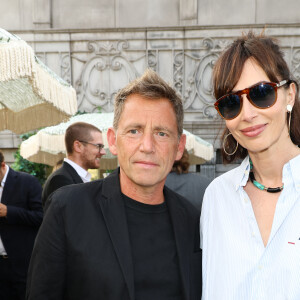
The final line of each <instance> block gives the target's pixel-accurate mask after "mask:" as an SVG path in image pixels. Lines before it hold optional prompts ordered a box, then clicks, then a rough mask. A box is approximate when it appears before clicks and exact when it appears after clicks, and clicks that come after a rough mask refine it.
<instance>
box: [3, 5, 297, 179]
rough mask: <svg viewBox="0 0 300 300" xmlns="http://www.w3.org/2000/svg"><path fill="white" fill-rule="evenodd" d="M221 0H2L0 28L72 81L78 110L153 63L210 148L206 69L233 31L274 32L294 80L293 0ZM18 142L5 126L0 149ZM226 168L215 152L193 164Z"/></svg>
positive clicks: (214, 122)
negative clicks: (203, 162) (205, 160)
mask: <svg viewBox="0 0 300 300" xmlns="http://www.w3.org/2000/svg"><path fill="white" fill-rule="evenodd" d="M224 3H225V2H224V1H223V0H209V1H208V0H143V1H140V0H139V1H138V0H122V1H120V0H101V1H99V0H97V1H96V0H86V1H78V0H63V1H60V0H27V1H20V0H10V1H9V2H5V3H3V5H2V9H3V11H4V12H5V13H3V14H2V17H1V20H0V27H2V28H4V29H6V30H9V31H11V32H13V33H16V34H17V35H19V36H20V37H21V38H23V39H24V40H25V41H27V42H28V43H29V44H30V45H31V46H32V47H33V48H34V50H35V52H36V54H37V55H38V57H39V58H40V59H41V60H43V61H44V62H45V63H46V65H48V66H49V67H50V68H51V69H52V70H53V71H55V72H56V73H57V74H58V75H60V76H61V77H62V78H64V79H65V80H66V81H68V82H70V83H71V84H72V85H73V86H74V87H75V88H76V91H77V96H78V105H79V110H81V111H88V112H93V111H98V110H99V108H101V110H102V111H104V112H108V111H112V109H113V99H114V95H115V93H116V92H117V91H118V90H119V89H120V88H121V87H123V86H124V85H126V84H127V83H128V82H129V81H131V80H132V79H134V78H136V77H137V76H140V75H141V74H142V73H143V71H144V70H145V69H146V68H152V69H154V70H155V71H157V72H158V73H159V74H160V75H161V76H162V77H163V78H164V79H165V80H167V81H168V82H169V83H170V84H172V85H173V86H174V87H175V88H176V90H177V91H178V92H179V93H180V94H181V95H182V98H183V101H184V108H185V120H184V127H185V129H187V130H189V131H191V132H193V133H194V134H197V135H199V136H200V137H202V138H204V139H205V140H207V141H209V142H211V143H213V144H214V146H215V149H216V151H217V149H219V148H220V144H219V142H218V139H217V136H218V133H220V131H221V130H222V127H223V124H222V122H221V120H220V119H219V118H218V117H217V115H216V112H215V110H214V108H213V103H214V101H215V100H214V98H213V96H212V87H211V72H212V67H213V64H214V61H215V60H216V59H217V57H218V56H219V54H220V52H221V51H222V50H223V49H224V47H225V46H226V45H227V44H228V43H230V42H231V41H232V40H233V39H234V38H235V37H236V36H239V35H240V34H241V33H242V32H245V31H247V30H249V29H250V28H252V29H253V30H255V31H257V32H261V31H263V30H265V32H266V34H268V35H271V36H274V37H276V38H278V39H279V41H280V42H281V46H282V49H283V51H284V52H285V54H286V59H287V62H288V64H289V65H290V66H291V69H292V72H293V73H294V75H295V77H296V78H297V79H300V78H299V77H300V14H299V13H298V11H299V9H298V8H299V7H300V3H299V1H298V0H290V1H285V2H284V3H283V2H282V3H281V2H276V5H274V1H271V0H260V1H253V0H252V1H250V0H245V1H243V3H242V4H240V3H239V2H237V1H234V0H231V1H226V4H224ZM237 5H238V9H237V8H236V7H237ZM233 12H234V13H233ZM282 12H284V13H282ZM267 23H269V24H268V25H266V24H267ZM18 144H19V138H18V137H16V136H15V135H13V134H12V133H11V132H8V131H5V132H2V133H0V148H5V149H7V151H9V153H11V152H12V151H13V150H14V149H15V148H16V147H17V145H18ZM10 159H11V160H12V159H13V158H12V155H10ZM228 168H229V167H224V166H223V165H221V163H220V158H219V153H218V151H217V154H216V157H215V159H214V160H213V161H212V162H209V163H208V164H206V165H203V166H201V170H202V172H203V173H205V174H206V175H207V176H209V177H215V176H217V175H219V174H220V173H222V172H224V171H225V170H227V169H228ZM198 169H199V168H198ZM195 170H196V168H194V171H195Z"/></svg>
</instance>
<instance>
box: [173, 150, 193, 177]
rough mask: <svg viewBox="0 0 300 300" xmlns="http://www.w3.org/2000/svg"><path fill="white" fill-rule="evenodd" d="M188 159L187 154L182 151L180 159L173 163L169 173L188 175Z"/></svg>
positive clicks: (185, 151)
mask: <svg viewBox="0 0 300 300" xmlns="http://www.w3.org/2000/svg"><path fill="white" fill-rule="evenodd" d="M189 157H190V156H189V153H188V152H187V150H186V149H184V152H183V154H182V157H181V159H180V160H175V161H174V164H173V167H172V170H171V172H176V173H177V174H179V175H180V174H185V173H188V172H189V167H190V163H189Z"/></svg>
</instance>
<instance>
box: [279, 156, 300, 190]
mask: <svg viewBox="0 0 300 300" xmlns="http://www.w3.org/2000/svg"><path fill="white" fill-rule="evenodd" d="M282 177H283V178H282V181H283V183H284V184H285V185H286V184H288V183H293V184H294V186H295V188H296V190H297V191H298V192H299V191H300V155H297V156H296V157H294V158H293V159H291V160H290V161H288V162H287V163H286V164H285V165H284V166H283V171H282ZM291 181H292V182H291Z"/></svg>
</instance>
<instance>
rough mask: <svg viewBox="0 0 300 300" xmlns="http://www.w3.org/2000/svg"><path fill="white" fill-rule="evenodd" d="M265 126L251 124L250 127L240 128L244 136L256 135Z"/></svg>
mask: <svg viewBox="0 0 300 300" xmlns="http://www.w3.org/2000/svg"><path fill="white" fill-rule="evenodd" d="M266 126H267V125H266V124H262V125H256V126H251V127H247V128H244V129H242V130H241V132H242V133H243V135H245V136H248V137H256V136H258V135H259V134H260V133H261V132H263V131H264V130H265V128H266Z"/></svg>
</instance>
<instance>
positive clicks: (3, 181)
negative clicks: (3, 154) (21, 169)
mask: <svg viewBox="0 0 300 300" xmlns="http://www.w3.org/2000/svg"><path fill="white" fill-rule="evenodd" d="M5 166H6V172H5V175H4V177H3V179H2V181H1V186H2V187H3V186H4V184H5V181H6V178H7V174H8V171H9V166H8V165H7V164H5Z"/></svg>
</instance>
